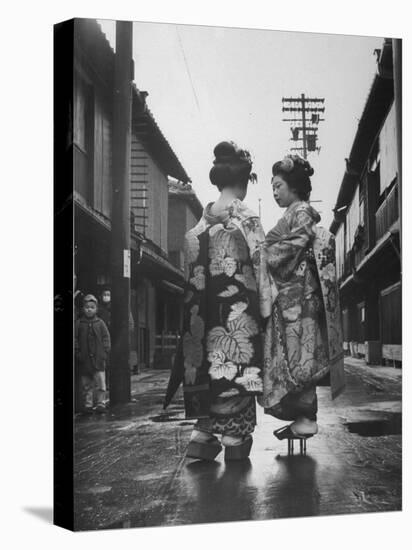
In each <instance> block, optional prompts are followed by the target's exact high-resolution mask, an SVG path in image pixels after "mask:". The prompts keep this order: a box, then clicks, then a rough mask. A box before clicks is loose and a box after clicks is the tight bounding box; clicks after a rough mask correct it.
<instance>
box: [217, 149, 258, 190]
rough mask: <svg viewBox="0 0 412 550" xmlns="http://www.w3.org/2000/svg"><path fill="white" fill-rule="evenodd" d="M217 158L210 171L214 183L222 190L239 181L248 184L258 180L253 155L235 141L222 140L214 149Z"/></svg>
mask: <svg viewBox="0 0 412 550" xmlns="http://www.w3.org/2000/svg"><path fill="white" fill-rule="evenodd" d="M213 153H214V155H215V160H214V161H213V167H212V169H211V170H210V172H209V178H210V181H211V182H212V184H213V185H216V187H217V188H218V189H219V191H221V190H222V189H224V188H225V187H231V186H232V185H235V184H237V183H240V184H241V185H247V184H248V182H249V181H251V182H255V181H257V177H256V174H255V173H253V172H252V165H253V162H252V157H251V156H250V153H249V151H247V150H246V149H240V148H239V147H238V146H237V145H236V143H234V142H233V141H222V142H220V143H218V144H217V145H216V147H215V148H214V150H213Z"/></svg>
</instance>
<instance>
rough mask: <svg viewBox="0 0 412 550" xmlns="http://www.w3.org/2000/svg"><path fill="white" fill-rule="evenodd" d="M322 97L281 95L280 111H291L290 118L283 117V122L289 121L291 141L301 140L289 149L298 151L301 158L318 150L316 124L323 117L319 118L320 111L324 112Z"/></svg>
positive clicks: (321, 120)
mask: <svg viewBox="0 0 412 550" xmlns="http://www.w3.org/2000/svg"><path fill="white" fill-rule="evenodd" d="M324 102H325V99H324V98H317V97H306V96H305V94H301V95H300V97H283V98H282V104H283V107H282V112H288V113H291V114H290V115H289V116H290V117H291V118H283V119H282V121H283V122H289V123H290V129H291V132H292V138H291V141H295V142H297V143H299V142H302V143H301V145H300V146H297V147H291V151H299V152H300V153H302V154H303V158H305V159H307V157H308V153H311V152H314V151H317V152H319V151H320V147H318V146H317V145H316V143H317V140H318V134H317V131H318V125H319V122H323V121H324V120H325V119H324V118H320V113H324V112H325V107H324Z"/></svg>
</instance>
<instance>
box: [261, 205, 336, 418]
mask: <svg viewBox="0 0 412 550" xmlns="http://www.w3.org/2000/svg"><path fill="white" fill-rule="evenodd" d="M319 220H320V217H319V214H318V213H317V212H316V211H315V210H314V209H313V208H312V207H311V206H310V205H309V204H308V203H306V202H302V201H297V202H295V203H293V204H292V205H291V206H290V207H289V208H288V209H287V210H286V212H285V214H284V216H283V217H282V218H281V219H280V220H279V222H278V223H277V224H276V226H275V227H274V228H273V229H272V230H271V231H270V232H269V233H268V235H267V237H266V243H265V258H266V262H267V266H268V270H269V272H270V274H271V276H272V277H273V279H274V282H275V284H276V288H277V291H278V295H277V297H276V300H275V303H274V305H273V308H272V315H271V317H270V320H269V321H268V323H267V326H266V333H265V344H264V392H263V397H262V399H261V404H262V406H264V407H265V409H266V412H268V413H272V414H274V415H275V416H277V413H279V407H280V405H279V404H280V401H281V400H282V399H283V398H284V397H285V396H287V395H289V396H290V395H293V394H295V395H298V394H299V393H300V392H301V393H303V392H305V391H306V390H308V388H313V387H314V386H315V385H316V384H317V383H318V382H319V381H320V380H322V379H324V378H325V376H326V375H328V374H329V373H330V379H331V385H332V396H333V397H335V396H336V395H337V394H338V393H340V391H342V389H343V386H344V376H343V349H342V334H341V326H340V311H339V295H338V289H337V285H336V269H335V246H334V238H333V235H331V234H330V233H329V232H328V231H326V230H325V229H322V228H318V227H317V226H316V224H317V223H318V222H319ZM279 417H281V416H280V415H279Z"/></svg>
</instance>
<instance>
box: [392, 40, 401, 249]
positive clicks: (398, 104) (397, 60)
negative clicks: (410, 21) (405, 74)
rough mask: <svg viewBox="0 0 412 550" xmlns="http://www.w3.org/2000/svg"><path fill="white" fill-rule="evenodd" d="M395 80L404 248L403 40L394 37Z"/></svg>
mask: <svg viewBox="0 0 412 550" xmlns="http://www.w3.org/2000/svg"><path fill="white" fill-rule="evenodd" d="M392 55H393V80H394V89H395V117H396V147H397V162H398V211H399V220H400V224H401V227H400V231H399V240H400V243H399V244H400V248H401V250H402V40H401V39H400V38H393V39H392Z"/></svg>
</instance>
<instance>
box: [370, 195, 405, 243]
mask: <svg viewBox="0 0 412 550" xmlns="http://www.w3.org/2000/svg"><path fill="white" fill-rule="evenodd" d="M375 217H376V240H379V239H380V238H381V237H383V235H384V234H385V233H386V232H387V231H388V230H389V228H390V227H391V225H392V224H393V223H395V222H396V220H397V219H398V218H399V207H398V185H397V184H395V185H394V187H393V188H392V189H391V190H390V191H389V193H388V195H387V197H386V198H385V200H384V201H383V203H382V204H381V205H380V207H379V208H378V210H377V211H376V214H375Z"/></svg>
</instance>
